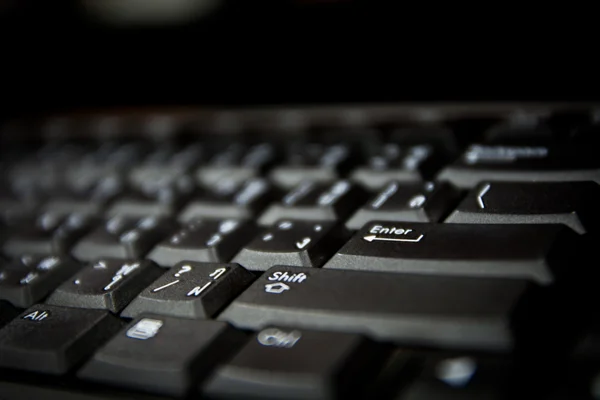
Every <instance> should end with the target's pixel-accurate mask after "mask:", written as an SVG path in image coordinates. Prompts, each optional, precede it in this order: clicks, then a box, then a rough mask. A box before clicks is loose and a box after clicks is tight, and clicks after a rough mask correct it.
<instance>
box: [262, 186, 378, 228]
mask: <svg viewBox="0 0 600 400" xmlns="http://www.w3.org/2000/svg"><path fill="white" fill-rule="evenodd" d="M366 200H367V193H366V192H365V191H364V190H362V189H361V188H360V187H358V186H356V185H354V184H352V183H351V182H349V181H347V180H341V181H337V182H334V183H332V184H322V183H321V184H320V183H317V182H314V181H306V182H302V183H300V184H299V185H298V186H296V187H295V188H294V189H292V190H291V191H289V192H288V193H287V194H286V195H285V196H284V197H283V199H282V201H281V203H278V204H273V205H271V206H270V207H269V208H268V209H267V210H265V212H264V213H263V214H262V215H261V216H260V218H259V219H258V224H259V225H263V226H268V225H272V224H273V223H275V221H277V220H279V219H282V218H291V219H305V220H312V221H339V220H341V219H344V218H346V217H347V216H348V215H350V213H352V212H353V211H354V210H356V209H357V208H358V207H360V206H362V205H363V204H364V202H365V201H366Z"/></svg>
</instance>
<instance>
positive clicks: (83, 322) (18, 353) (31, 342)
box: [0, 304, 121, 375]
mask: <svg viewBox="0 0 600 400" xmlns="http://www.w3.org/2000/svg"><path fill="white" fill-rule="evenodd" d="M120 327H121V322H120V321H119V319H117V318H116V317H114V316H112V315H111V314H110V313H108V312H107V311H100V310H82V309H76V308H65V307H57V306H51V305H47V304H42V305H36V306H33V307H31V308H29V309H28V310H26V311H24V312H23V313H22V314H21V315H20V316H18V317H17V318H15V319H14V320H13V321H12V322H10V323H9V324H8V325H6V326H5V327H4V328H2V329H1V330H0V367H3V368H12V369H22V370H28V371H34V372H41V373H48V374H55V375H60V374H64V373H66V372H68V371H69V370H70V369H71V368H72V367H73V366H75V365H76V364H77V363H79V362H80V361H82V360H83V359H84V358H85V357H87V356H89V355H90V354H91V353H92V352H94V351H95V350H96V349H97V348H98V347H99V346H101V345H102V344H103V343H104V342H105V341H106V340H107V339H108V338H109V337H110V336H112V335H113V334H114V333H116V331H118V330H119V328H120Z"/></svg>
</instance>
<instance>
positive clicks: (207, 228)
mask: <svg viewBox="0 0 600 400" xmlns="http://www.w3.org/2000/svg"><path fill="white" fill-rule="evenodd" d="M255 233H256V229H255V227H254V225H253V224H252V223H250V222H248V221H243V220H237V219H224V220H210V219H207V220H194V221H192V222H190V223H188V224H186V225H185V226H184V227H183V228H182V229H180V230H179V231H177V232H176V233H174V234H173V235H172V236H171V237H169V238H167V239H165V240H164V241H162V242H160V243H159V244H157V245H156V246H155V247H154V249H153V250H152V251H151V252H150V253H149V254H148V256H147V258H149V259H150V260H152V261H154V262H155V263H157V264H159V265H161V266H166V267H171V266H173V265H175V264H176V263H178V262H180V261H183V260H194V261H204V262H227V261H229V260H230V259H231V258H232V257H233V256H234V255H235V254H236V253H237V252H238V250H239V249H240V248H241V247H242V246H243V245H244V244H246V243H248V242H249V241H250V240H251V239H252V238H253V237H254V234H255Z"/></svg>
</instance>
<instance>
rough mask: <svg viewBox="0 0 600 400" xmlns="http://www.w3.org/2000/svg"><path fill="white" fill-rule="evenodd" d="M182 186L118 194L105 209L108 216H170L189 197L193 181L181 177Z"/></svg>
mask: <svg viewBox="0 0 600 400" xmlns="http://www.w3.org/2000/svg"><path fill="white" fill-rule="evenodd" d="M180 182H182V186H185V185H186V184H185V183H183V182H187V184H189V186H187V187H185V188H183V189H182V188H179V187H173V186H165V187H160V188H156V189H154V188H152V189H149V190H147V191H143V192H142V191H139V192H133V193H127V194H124V195H122V196H120V197H119V198H118V199H117V200H115V201H114V202H113V203H112V206H111V207H110V208H109V209H108V210H107V211H106V215H107V216H109V217H114V216H126V217H137V218H141V217H144V216H159V217H170V216H173V215H175V214H176V213H177V212H178V211H179V210H180V209H181V207H182V206H183V205H184V204H185V203H186V202H187V201H188V200H189V199H190V198H191V196H192V193H193V189H194V187H193V183H192V181H191V180H187V181H186V180H185V178H184V177H182V180H181V181H180Z"/></svg>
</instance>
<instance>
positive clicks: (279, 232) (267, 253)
mask: <svg viewBox="0 0 600 400" xmlns="http://www.w3.org/2000/svg"><path fill="white" fill-rule="evenodd" d="M345 238H346V236H345V235H344V232H343V231H342V229H341V228H339V227H338V226H336V224H335V223H332V222H318V221H299V220H281V221H279V222H278V223H276V224H275V226H273V227H272V228H270V229H268V230H265V231H264V232H263V233H261V234H259V235H258V236H257V237H256V238H255V239H254V240H253V241H251V242H250V243H248V244H247V245H246V246H245V247H244V248H242V250H240V252H239V253H238V254H237V255H236V256H235V257H234V258H233V260H232V261H231V262H233V263H238V264H240V265H242V266H243V267H244V268H246V269H249V270H252V271H265V270H267V269H269V268H270V267H272V266H274V265H295V266H299V267H320V266H321V265H323V264H324V263H325V261H326V260H327V259H328V258H329V257H330V256H331V255H332V254H333V252H335V250H336V249H338V248H339V247H340V246H341V245H342V244H343V243H344V239H345Z"/></svg>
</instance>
